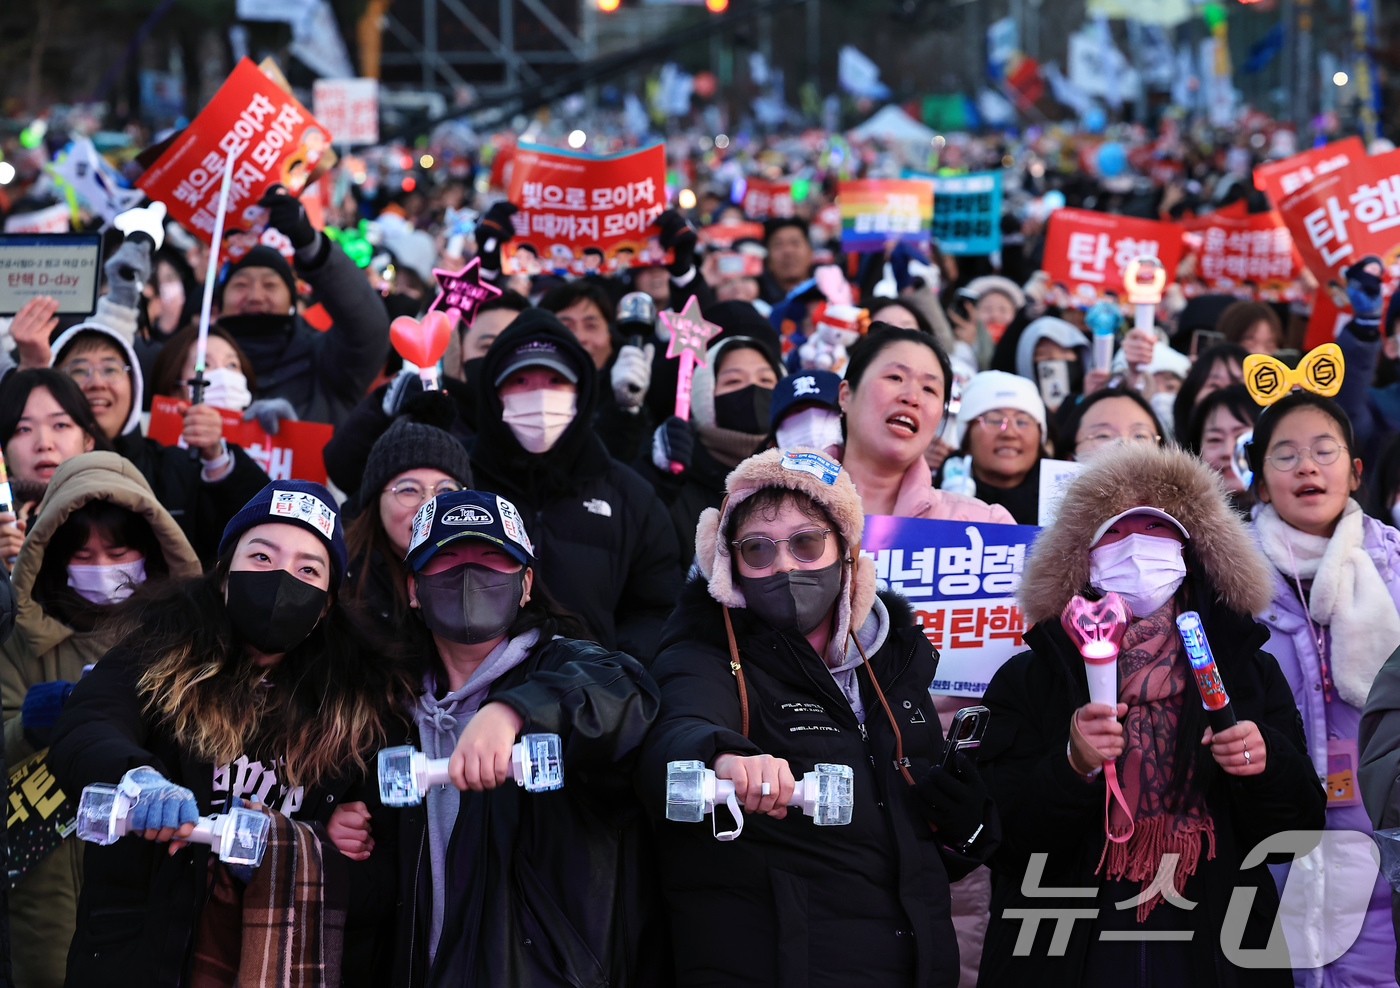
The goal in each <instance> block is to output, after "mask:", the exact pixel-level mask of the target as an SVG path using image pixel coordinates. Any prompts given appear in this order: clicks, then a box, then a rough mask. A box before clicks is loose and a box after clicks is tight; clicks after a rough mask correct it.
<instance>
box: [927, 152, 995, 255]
mask: <svg viewBox="0 0 1400 988" xmlns="http://www.w3.org/2000/svg"><path fill="white" fill-rule="evenodd" d="M905 177H907V178H912V177H914V176H913V175H910V174H908V173H906V176H905ZM919 177H921V178H925V179H926V180H928V181H931V182H932V183H933V239H934V241H935V242H936V243H937V244H938V247H939V249H940V250H941V251H943V253H945V254H953V255H955V256H958V257H966V256H975V255H979V254H990V253H992V252H993V251H998V250H1001V172H972V173H970V174H967V175H928V176H919Z"/></svg>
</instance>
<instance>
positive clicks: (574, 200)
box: [506, 144, 666, 275]
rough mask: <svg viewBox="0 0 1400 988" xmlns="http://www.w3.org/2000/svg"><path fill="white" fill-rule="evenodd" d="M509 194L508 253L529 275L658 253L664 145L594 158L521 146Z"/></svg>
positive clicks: (584, 269) (609, 265) (585, 269)
mask: <svg viewBox="0 0 1400 988" xmlns="http://www.w3.org/2000/svg"><path fill="white" fill-rule="evenodd" d="M508 198H509V199H510V201H511V202H513V203H515V205H516V206H518V207H519V208H520V211H519V212H518V213H516V214H515V215H514V216H513V217H512V220H513V221H514V223H515V239H514V240H513V241H511V242H510V243H509V244H508V245H507V250H506V253H507V255H508V256H509V257H510V258H511V260H512V261H513V265H512V269H513V270H516V271H521V272H524V273H526V274H538V273H540V272H541V271H551V272H554V273H556V274H579V275H582V274H593V273H596V272H599V271H609V272H611V271H614V270H621V269H625V268H627V267H629V266H630V265H631V264H632V262H633V261H635V260H637V259H638V258H640V257H643V256H647V255H648V254H649V253H651V254H657V255H658V259H659V256H660V248H659V247H658V246H657V245H656V236H657V233H658V231H657V229H656V228H655V227H653V226H652V225H651V224H652V221H653V220H654V219H656V217H658V216H660V215H661V213H662V211H664V210H665V208H666V151H665V147H664V146H663V145H661V144H653V145H652V146H651V147H648V148H642V149H641V150H639V151H627V152H624V153H622V154H614V155H607V156H604V157H593V156H591V155H583V154H574V153H570V152H567V151H559V150H557V149H555V148H546V147H540V146H537V145H533V144H521V145H519V146H518V147H517V148H516V150H515V159H514V167H513V168H512V170H511V175H510V193H509V196H508Z"/></svg>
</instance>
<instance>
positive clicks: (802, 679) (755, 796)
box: [638, 449, 999, 988]
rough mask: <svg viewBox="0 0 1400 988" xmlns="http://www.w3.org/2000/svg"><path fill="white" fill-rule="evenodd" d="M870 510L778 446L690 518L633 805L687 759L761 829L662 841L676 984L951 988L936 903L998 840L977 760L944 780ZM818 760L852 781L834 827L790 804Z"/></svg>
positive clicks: (921, 661)
mask: <svg viewBox="0 0 1400 988" xmlns="http://www.w3.org/2000/svg"><path fill="white" fill-rule="evenodd" d="M861 512H862V506H861V500H860V497H859V496H858V495H857V494H856V490H855V487H854V485H853V484H852V483H851V480H850V477H849V476H848V475H847V473H846V471H845V470H843V469H842V468H841V467H840V465H839V464H837V463H836V462H835V461H833V460H830V459H828V458H827V457H826V456H825V455H824V454H821V453H818V452H817V451H815V450H795V451H794V450H789V451H783V450H776V449H774V450H769V451H767V452H765V453H762V454H760V455H758V456H754V457H751V458H750V459H748V460H746V461H744V462H743V463H741V464H740V465H739V467H738V468H737V469H736V470H735V471H734V472H733V473H732V474H730V477H729V481H728V491H727V494H726V498H725V502H724V505H723V506H722V507H721V508H720V509H718V510H716V509H710V510H707V511H706V512H705V514H704V515H702V516H701V519H700V525H699V528H698V530H697V532H696V538H695V541H696V558H697V561H698V564H699V567H700V570H701V573H702V576H701V577H697V578H695V579H693V580H691V581H690V583H689V584H687V586H686V589H685V591H684V593H683V595H682V597H681V601H680V604H679V606H678V607H677V609H676V613H675V614H674V615H672V618H671V622H670V624H668V626H667V631H666V636H665V639H664V641H663V646H664V650H663V652H662V653H661V655H660V656H658V657H657V660H656V663H655V664H654V666H653V667H652V671H653V673H654V675H655V676H656V679H657V682H658V683H659V684H660V687H661V699H662V715H661V718H660V720H659V721H658V722H657V725H656V727H655V728H654V729H653V730H652V733H651V734H650V735H649V736H648V738H647V742H646V745H645V746H644V748H643V753H642V763H641V768H640V769H639V772H638V789H639V791H640V792H641V793H642V795H643V797H644V798H645V799H646V806H647V809H648V810H650V811H651V812H653V813H654V814H656V815H657V816H660V815H661V812H662V809H663V807H664V806H665V804H666V777H667V765H668V764H669V763H670V762H674V761H683V760H698V761H701V762H704V763H705V764H706V765H707V766H709V767H710V768H712V769H713V770H714V771H715V774H716V775H717V776H718V777H719V778H721V779H730V780H732V781H733V783H734V789H735V795H736V797H737V798H738V800H739V801H740V802H742V803H743V804H744V810H745V811H746V813H748V814H752V815H750V816H746V818H745V824H744V832H743V834H742V836H740V837H739V838H738V839H737V840H735V841H734V842H733V843H720V842H718V841H716V840H715V838H714V837H713V836H712V834H711V832H710V827H709V826H707V825H703V824H702V825H696V824H685V823H673V822H664V823H662V824H660V826H659V829H658V838H659V840H660V842H661V845H662V852H663V853H662V854H661V856H660V861H661V866H662V881H663V884H664V886H665V892H666V900H667V908H668V912H669V913H670V919H671V931H672V937H673V940H674V947H675V952H676V974H677V983H678V984H679V985H682V986H687V988H689V986H702V985H703V986H711V985H713V986H721V985H722V986H726V988H728V986H749V985H752V986H759V985H762V986H765V988H766V986H770V985H775V984H783V985H800V986H838V985H839V986H843V988H850V986H862V988H863V986H870V988H876V986H879V988H892V986H910V988H912V986H914V985H919V986H929V985H952V984H956V982H957V980H958V941H957V938H956V936H955V934H954V930H953V924H952V920H951V919H950V916H949V909H950V896H949V888H948V885H949V882H950V881H952V880H954V879H957V878H959V877H961V876H962V875H964V874H966V873H967V872H969V871H971V870H972V869H973V868H975V867H976V866H977V865H978V864H980V863H982V862H983V861H985V860H986V859H987V858H988V857H989V856H990V855H991V853H992V851H993V850H994V849H995V847H996V845H997V841H998V831H999V826H998V823H997V820H996V814H995V810H994V809H993V807H992V805H991V802H990V800H988V799H987V796H986V789H985V788H984V787H983V785H982V783H981V781H980V780H979V779H978V777H977V771H976V769H975V768H974V767H973V765H972V763H971V762H969V761H968V760H966V759H965V758H962V757H959V758H957V759H956V761H955V762H954V765H953V768H952V769H950V770H946V771H945V770H944V769H942V768H940V767H935V762H936V761H937V759H938V756H939V754H940V753H941V751H942V745H943V738H942V732H941V730H940V727H939V721H938V715H937V713H936V712H935V710H934V707H933V702H932V700H931V699H930V697H929V693H928V684H929V683H930V682H931V681H932V679H933V676H934V672H935V669H936V665H937V657H936V655H935V653H934V652H933V649H932V647H931V646H930V645H929V643H928V640H927V639H926V638H925V637H924V636H923V635H922V633H921V632H920V631H919V629H918V628H916V627H914V626H913V623H912V621H911V620H910V619H909V614H908V610H907V604H905V603H904V602H903V601H902V600H901V599H900V598H897V597H879V598H877V596H876V594H875V573H874V567H873V565H872V564H871V563H870V562H869V561H867V560H861V559H860V556H859V543H860V537H861V531H862V525H863V520H864V519H863V516H862V514H861ZM892 608H893V609H894V610H895V611H896V613H894V614H892V613H891V609H892ZM818 762H827V763H835V764H840V765H847V766H849V767H850V768H851V769H852V771H853V773H854V779H853V791H854V800H855V804H854V808H853V811H852V817H851V822H850V824H849V825H847V826H833V827H817V826H815V824H814V823H813V821H812V820H810V819H808V818H806V817H804V816H801V815H800V814H798V813H797V812H796V811H794V810H789V809H788V808H787V804H788V800H789V799H790V798H791V796H792V793H793V789H794V780H795V779H797V778H800V777H801V776H803V775H804V774H805V773H807V772H810V771H812V770H813V768H814V766H815V765H816V763H818ZM724 813H725V811H723V810H721V811H720V815H721V817H723V815H724ZM722 823H723V821H722V820H721V825H722ZM736 931H741V935H737V936H736V935H735V934H736Z"/></svg>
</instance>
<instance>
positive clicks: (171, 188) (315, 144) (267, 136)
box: [136, 58, 332, 260]
mask: <svg viewBox="0 0 1400 988" xmlns="http://www.w3.org/2000/svg"><path fill="white" fill-rule="evenodd" d="M331 138H332V135H331V134H330V133H328V132H327V131H326V129H325V128H324V127H323V126H322V125H321V124H320V123H318V122H317V121H316V119H315V118H314V117H313V116H312V115H311V112H310V111H309V110H307V109H306V107H304V106H302V105H301V104H300V103H299V102H297V100H296V97H294V96H292V95H291V93H289V92H286V91H285V90H283V89H282V88H280V87H279V86H278V85H277V84H276V83H275V82H273V81H272V80H271V79H269V78H268V77H267V76H266V75H264V74H263V73H262V72H261V71H259V70H258V67H257V66H256V65H254V64H253V63H252V62H251V61H249V60H248V59H246V58H245V59H243V60H242V61H240V62H239V63H238V64H237V65H236V66H234V69H233V72H231V73H230V74H229V77H228V79H227V80H225V82H224V84H223V85H222V86H220V87H219V91H218V92H217V93H215V94H214V98H213V99H211V100H210V101H209V103H208V104H207V105H206V106H205V107H204V109H203V110H201V111H200V112H199V116H197V117H195V118H194V121H193V122H192V123H191V124H190V125H189V126H188V127H186V128H185V129H184V130H183V131H181V132H180V133H179V134H178V135H176V137H175V138H174V139H173V140H172V141H171V143H170V146H169V147H168V148H166V149H165V151H164V152H163V153H162V154H161V156H160V157H159V158H157V159H156V161H155V163H154V164H152V165H151V167H149V168H147V169H146V170H145V172H143V173H142V175H141V177H140V178H139V179H138V180H137V182H136V184H137V185H138V186H139V187H140V188H141V190H142V191H143V192H145V193H146V195H148V196H150V197H151V198H152V199H154V200H156V201H159V202H164V203H165V206H166V209H167V210H168V213H169V216H170V218H171V219H172V220H175V221H176V222H178V223H179V224H180V225H181V226H183V227H185V228H186V229H188V230H189V231H190V232H192V233H194V234H195V235H196V236H198V237H200V238H201V239H203V240H204V241H205V242H206V243H207V242H208V241H209V239H210V238H211V237H212V236H213V234H214V215H215V213H216V212H217V211H218V205H219V185H220V182H221V181H222V179H223V175H224V159H225V156H226V155H227V154H228V153H229V152H230V151H232V152H233V154H234V160H233V181H232V183H231V184H230V186H229V199H228V217H227V219H226V220H225V226H224V241H225V248H224V249H225V253H226V255H227V256H228V257H229V258H231V259H233V260H237V259H238V258H240V257H242V256H243V255H244V254H246V253H247V252H248V251H249V250H250V249H251V248H253V247H254V246H256V245H257V243H258V242H259V240H258V237H259V234H260V233H261V232H262V228H263V227H265V226H266V217H265V216H264V215H263V214H264V213H265V212H266V211H265V210H262V209H260V208H259V207H258V206H257V202H258V200H259V199H261V198H262V196H263V193H264V192H266V191H267V189H268V188H269V187H270V186H272V185H274V184H281V185H282V186H284V187H285V188H286V189H287V191H288V192H290V193H291V194H292V195H297V194H299V193H300V192H301V190H302V189H303V188H304V187H305V185H306V183H307V181H308V180H309V177H310V175H311V173H312V170H313V169H314V168H315V167H316V164H317V162H318V161H319V160H320V159H321V156H322V155H323V154H324V153H325V152H326V150H327V148H328V147H329V146H330V142H331Z"/></svg>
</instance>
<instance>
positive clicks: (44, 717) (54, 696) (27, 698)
mask: <svg viewBox="0 0 1400 988" xmlns="http://www.w3.org/2000/svg"><path fill="white" fill-rule="evenodd" d="M72 692H73V684H72V683H70V682H68V681H67V680H66V679H55V680H53V681H51V682H47V683H35V684H34V685H33V686H31V687H29V692H27V693H25V694H24V703H23V704H22V705H21V706H20V708H19V716H20V726H22V727H23V728H24V729H25V730H26V731H29V730H33V729H35V728H45V727H53V722H54V721H56V720H58V715H59V714H60V713H62V712H63V704H64V703H66V702H67V701H68V694H69V693H72Z"/></svg>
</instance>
